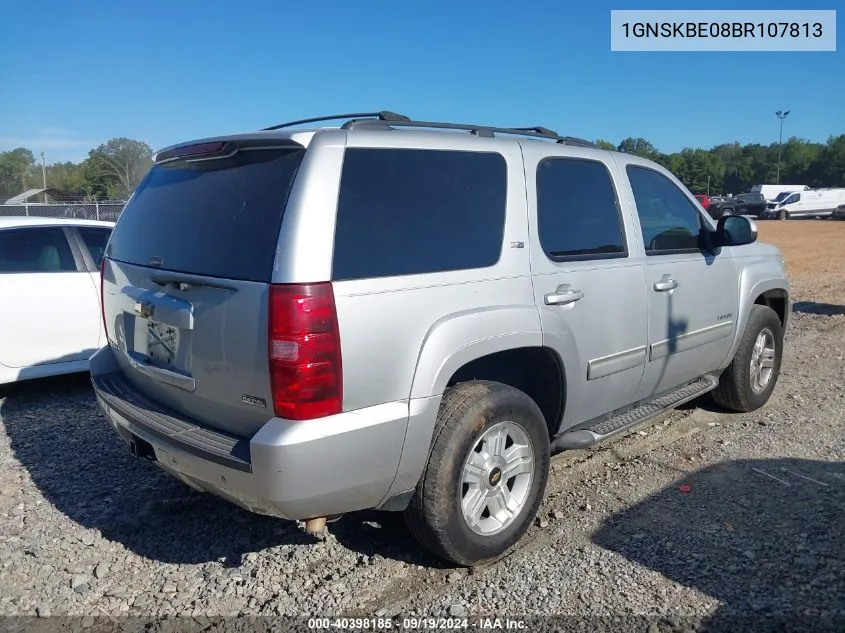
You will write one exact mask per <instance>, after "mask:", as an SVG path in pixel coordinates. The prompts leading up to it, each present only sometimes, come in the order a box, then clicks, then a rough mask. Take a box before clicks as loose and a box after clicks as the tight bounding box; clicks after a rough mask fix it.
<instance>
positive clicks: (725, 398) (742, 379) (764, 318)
mask: <svg viewBox="0 0 845 633" xmlns="http://www.w3.org/2000/svg"><path fill="white" fill-rule="evenodd" d="M766 329H768V330H769V332H771V334H772V336H773V338H774V345H775V355H774V366H773V368H772V375H771V378H770V379H769V381H768V384H766V386H765V388H764V389H762V390H761V391H755V390H754V389H753V388H752V386H751V382H752V381H751V359H752V355H753V351H754V344H755V342H756V341H757V337H758V336H759V335H760V333H761V332H763V331H764V330H766ZM782 358H783V326H782V325H781V322H780V317H778V315H777V313H776V312H775V311H774V310H772V309H771V308H770V307H768V306H764V305H754V306H752V308H751V314H749V315H748V323H747V324H746V326H745V332H743V334H742V339H741V340H740V342H739V347H738V348H737V350H736V354H735V355H734V357H733V360H732V361H731V364H730V365H728V368H727V369H726V370H725V371H724V372H723V373H722V375H721V377H720V378H719V386H718V387H716V389H714V390H713V392H712V394H713V400H715V401H716V403H717V404H719V405H720V406H722V407H724V408H725V409H730V410H732V411H738V412H741V413H745V412H748V411H754V410H755V409H759V408H760V407H762V406H763V405H764V404H766V402H767V401H768V400H769V396H771V395H772V391H774V388H775V385H776V384H777V381H778V376H779V375H780V364H781V359H782Z"/></svg>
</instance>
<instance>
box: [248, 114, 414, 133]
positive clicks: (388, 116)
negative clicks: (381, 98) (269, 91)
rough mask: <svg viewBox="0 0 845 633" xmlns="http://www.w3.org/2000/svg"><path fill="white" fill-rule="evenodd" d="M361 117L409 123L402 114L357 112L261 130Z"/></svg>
mask: <svg viewBox="0 0 845 633" xmlns="http://www.w3.org/2000/svg"><path fill="white" fill-rule="evenodd" d="M362 117H367V118H369V119H373V118H375V119H378V120H379V121H391V122H398V121H410V120H411V119H410V117H406V116H405V115H404V114H396V113H395V112H390V111H389V110H382V111H381V112H358V113H353V114H333V115H331V116H318V117H313V118H311V119H300V120H298V121H288V122H287V123H279V124H278V125H271V126H270V127H265V128H262V130H261V131H262V132H267V131H269V130H280V129H281V128H284V127H293V126H295V125H302V124H303V123H318V122H320V121H337V120H339V119H358V120H360V119H361V118H362Z"/></svg>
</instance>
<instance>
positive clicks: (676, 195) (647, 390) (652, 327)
mask: <svg viewBox="0 0 845 633" xmlns="http://www.w3.org/2000/svg"><path fill="white" fill-rule="evenodd" d="M626 172H627V174H628V179H629V182H630V186H631V191H632V195H633V200H634V203H635V206H636V210H637V215H638V216H639V219H640V226H641V234H642V238H643V247H644V251H645V262H646V276H647V294H648V362H647V364H646V369H645V374H644V376H643V381H642V384H641V386H640V388H639V391H638V394H637V399H643V398H648V397H651V396H655V395H658V394H660V393H663V392H666V391H669V390H671V389H673V388H675V387H677V386H679V385H681V384H683V383H685V382H688V381H690V380H693V379H695V378H697V377H699V376H701V375H703V374H705V373H707V372H709V371H712V370H713V369H715V368H716V367H718V366H719V365H720V364H721V363H722V361H723V360H724V359H725V357H726V356H727V354H728V353H729V351H730V347H731V343H732V340H733V333H734V330H735V329H736V319H737V309H738V300H739V297H738V292H739V285H738V281H737V269H736V265H735V263H734V260H733V258H732V256H731V253H730V249H729V248H723V249H719V250H717V251H716V252H713V251H711V249H710V248H709V244H708V240H707V232H708V223H707V222H706V221H705V219H704V217H703V216H702V215H701V214H700V213H699V211H698V209H697V207H696V205H695V204H694V203H693V201H692V200H691V199H690V198H689V197H688V196H687V195H686V194H685V193H684V192H683V191H682V190H681V188H680V187H679V186H678V185H677V184H676V183H674V182H673V181H672V180H671V179H670V178H668V177H667V176H666V175H664V174H663V173H660V172H659V171H657V170H655V169H652V168H650V167H646V166H644V165H636V164H628V165H627V166H626Z"/></svg>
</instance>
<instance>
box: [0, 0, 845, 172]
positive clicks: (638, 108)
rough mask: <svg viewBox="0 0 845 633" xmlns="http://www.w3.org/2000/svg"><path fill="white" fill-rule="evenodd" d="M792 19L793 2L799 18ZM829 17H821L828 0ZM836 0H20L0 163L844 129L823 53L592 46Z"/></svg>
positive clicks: (693, 142) (839, 69)
mask: <svg viewBox="0 0 845 633" xmlns="http://www.w3.org/2000/svg"><path fill="white" fill-rule="evenodd" d="M802 5H804V6H802ZM837 5H839V6H837ZM670 8H671V9H736V8H743V9H798V8H804V9H806V8H813V9H837V8H838V9H839V10H840V11H839V15H838V16H837V17H839V22H840V29H838V30H839V31H840V32H842V31H843V30H845V29H843V28H841V23H842V16H843V15H845V5H842V4H841V0H819V1H816V2H813V3H812V6H810V5H808V4H806V3H805V2H804V0H801V2H798V1H796V0H792V2H786V1H782V0H769V1H763V0H746V1H745V2H744V3H743V4H742V5H741V6H739V5H736V4H735V2H731V1H727V0H709V1H708V2H700V3H693V2H690V1H688V0H674V1H664V0H651V1H649V2H647V3H644V2H631V1H630V0H616V1H615V2H612V3H610V2H608V0H586V1H585V0H576V1H571V2H567V1H561V0H550V1H548V2H544V1H529V0H519V1H516V0H511V1H509V2H505V1H501V0H487V1H486V2H482V1H476V0H466V1H463V2H446V1H445V0H427V1H425V2H421V1H420V2H413V1H405V2H402V1H397V0H394V1H392V2H388V1H380V0H372V1H371V2H366V1H362V2H328V1H326V2H319V1H318V0H314V1H312V2H309V3H305V2H302V3H296V2H291V1H288V2H285V1H283V0H276V1H272V0H238V1H233V0H225V1H223V0H206V1H202V0H178V1H176V0H170V1H166V0H145V1H144V2H129V1H127V2H115V1H114V0H84V1H82V2H68V1H67V0H39V1H38V2H13V3H7V6H5V7H4V9H3V20H2V21H0V150H8V149H12V148H14V147H19V146H24V147H28V148H29V149H31V150H32V152H33V153H34V154H35V155H36V157H37V156H39V154H40V152H42V151H43V152H45V155H46V162H47V163H48V164H50V163H53V162H59V161H65V160H73V161H77V160H81V159H83V158H85V157H86V156H87V153H88V150H89V149H91V148H92V147H95V146H96V145H98V144H99V143H102V142H105V141H107V140H108V139H109V138H111V137H116V136H126V137H130V138H136V139H139V140H143V141H145V142H147V143H149V144H150V146H151V147H152V148H153V149H154V150H155V149H159V148H161V147H164V146H167V145H169V144H171V143H176V142H181V141H185V140H190V139H194V138H200V137H204V136H212V135H217V134H225V133H230V132H240V131H248V130H254V129H258V128H261V127H266V126H268V125H272V124H274V123H279V122H283V121H287V120H291V119H298V118H305V117H309V116H318V115H325V114H335V113H342V112H362V111H363V112H367V111H375V110H393V111H395V112H400V113H403V114H406V115H409V116H411V117H412V118H415V119H421V120H441V121H456V122H460V123H478V124H488V125H502V126H529V125H531V126H533V125H543V126H545V127H549V128H551V129H554V130H555V131H557V132H558V133H560V134H566V135H571V136H578V137H582V138H588V139H591V140H595V139H607V140H610V141H612V142H613V143H618V142H619V141H620V140H621V139H622V138H624V137H627V136H634V137H643V138H646V139H648V140H649V141H651V142H652V143H653V144H654V145H655V146H656V147H657V148H658V149H659V150H661V151H663V152H667V153H668V152H674V151H679V150H681V149H682V148H684V147H706V148H709V147H712V146H714V145H717V144H720V143H727V142H734V141H739V142H740V143H762V144H769V143H773V142H777V140H778V126H779V121H778V119H777V117H776V116H775V111H776V110H790V115H789V117H788V118H787V119H786V121H785V122H784V139H786V138H789V137H791V136H797V137H800V138H806V139H810V140H813V141H820V142H823V141H825V140H826V139H827V138H828V137H829V136H830V135H833V134H842V133H845V42H843V36H842V35H839V36H838V42H837V49H838V50H837V51H836V52H806V53H801V52H776V53H750V52H749V53H737V52H723V53H717V52H713V53H710V52H696V53H678V52H654V53H652V52H612V51H611V50H610V11H611V9H670Z"/></svg>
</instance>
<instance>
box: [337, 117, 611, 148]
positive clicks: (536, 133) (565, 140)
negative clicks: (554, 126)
mask: <svg viewBox="0 0 845 633" xmlns="http://www.w3.org/2000/svg"><path fill="white" fill-rule="evenodd" d="M355 127H383V128H394V127H417V128H431V129H436V130H464V131H467V132H470V133H471V134H475V135H476V136H484V137H488V138H489V137H493V136H495V135H496V134H513V135H515V136H528V137H530V138H543V139H548V140H552V141H556V142H557V143H560V144H561V145H575V146H578V147H596V144H595V143H593V142H591V141H587V140H584V139H581V138H575V137H573V136H560V135H559V134H557V133H556V132H555V131H553V130H550V129H549V128H545V127H540V126H537V127H494V126H490V125H473V124H465V123H443V122H439V121H414V120H412V119H408V118H403V119H398V120H389V119H378V120H376V119H372V118H350V120H349V121H347V122H346V123H344V124H343V125H342V126H341V128H342V129H344V130H349V129H352V128H355Z"/></svg>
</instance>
